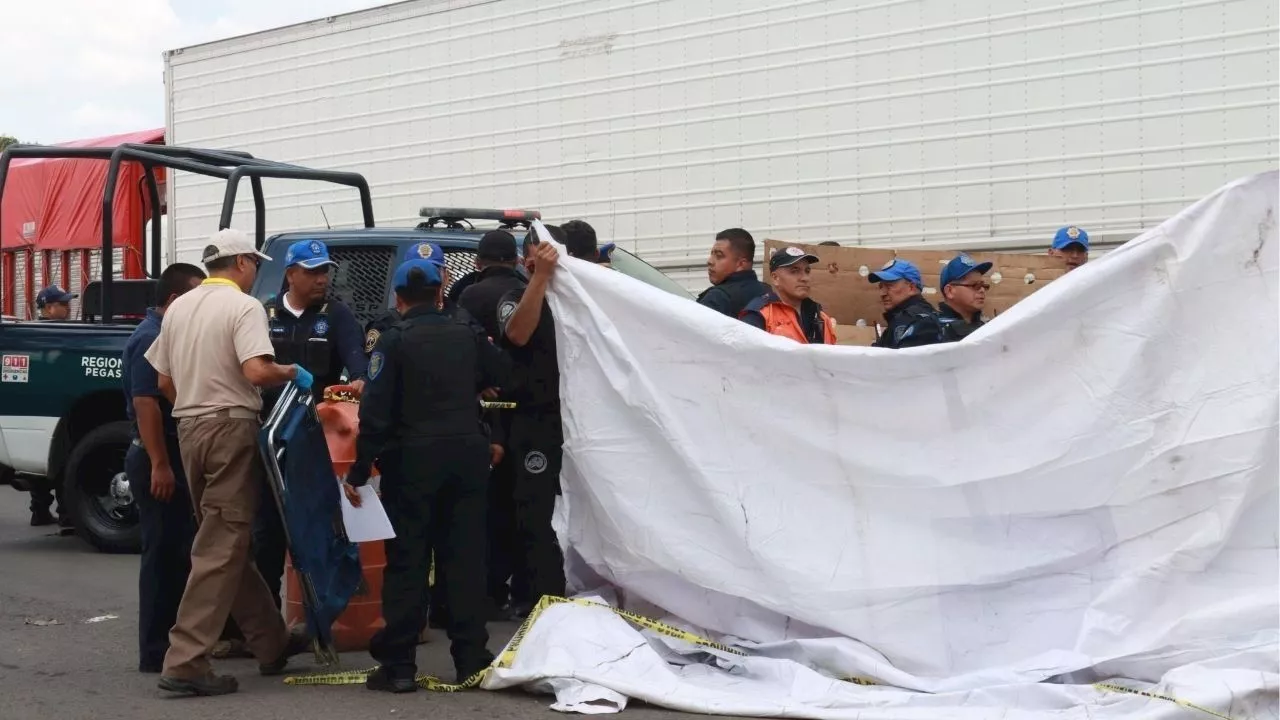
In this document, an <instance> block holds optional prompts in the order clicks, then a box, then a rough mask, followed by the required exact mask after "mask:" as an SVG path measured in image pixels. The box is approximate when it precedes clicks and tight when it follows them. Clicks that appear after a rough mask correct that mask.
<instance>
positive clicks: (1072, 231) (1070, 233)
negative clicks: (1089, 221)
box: [1067, 225, 1080, 240]
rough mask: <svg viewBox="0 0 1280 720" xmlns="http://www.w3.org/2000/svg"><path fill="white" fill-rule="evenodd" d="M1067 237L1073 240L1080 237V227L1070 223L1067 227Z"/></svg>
mask: <svg viewBox="0 0 1280 720" xmlns="http://www.w3.org/2000/svg"><path fill="white" fill-rule="evenodd" d="M1067 237H1069V238H1071V239H1072V240H1075V239H1076V238H1078V237H1080V228H1078V227H1076V226H1075V225H1072V226H1071V227H1069V228H1067Z"/></svg>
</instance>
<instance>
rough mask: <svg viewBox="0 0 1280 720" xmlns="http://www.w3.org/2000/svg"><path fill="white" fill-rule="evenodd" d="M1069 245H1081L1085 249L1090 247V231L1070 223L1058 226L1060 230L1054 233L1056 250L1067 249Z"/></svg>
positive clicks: (1054, 247)
mask: <svg viewBox="0 0 1280 720" xmlns="http://www.w3.org/2000/svg"><path fill="white" fill-rule="evenodd" d="M1068 245H1079V246H1080V247H1083V248H1084V249H1085V250H1088V249H1089V233H1087V232H1085V231H1084V230H1081V229H1080V228H1078V227H1076V226H1075V225H1068V226H1067V227H1064V228H1058V232H1056V233H1054V235H1053V245H1052V246H1051V247H1053V249H1054V250H1065V249H1066V247H1067V246H1068Z"/></svg>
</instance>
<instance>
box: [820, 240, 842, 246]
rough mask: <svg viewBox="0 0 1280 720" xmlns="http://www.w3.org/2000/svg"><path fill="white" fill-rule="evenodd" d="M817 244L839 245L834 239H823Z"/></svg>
mask: <svg viewBox="0 0 1280 720" xmlns="http://www.w3.org/2000/svg"><path fill="white" fill-rule="evenodd" d="M818 244H819V245H822V246H825V247H840V243H838V242H836V241H835V240H823V241H822V242H820V243H818Z"/></svg>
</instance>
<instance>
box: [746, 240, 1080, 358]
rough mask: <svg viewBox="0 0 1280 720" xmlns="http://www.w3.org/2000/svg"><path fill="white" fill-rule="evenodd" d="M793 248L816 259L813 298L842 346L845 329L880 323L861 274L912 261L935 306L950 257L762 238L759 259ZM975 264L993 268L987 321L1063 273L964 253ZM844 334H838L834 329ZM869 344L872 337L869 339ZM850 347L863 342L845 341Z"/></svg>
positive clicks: (1020, 259) (1038, 258)
mask: <svg viewBox="0 0 1280 720" xmlns="http://www.w3.org/2000/svg"><path fill="white" fill-rule="evenodd" d="M792 245H794V246H797V247H801V248H804V249H805V251H807V252H809V253H811V254H813V255H817V256H818V258H820V259H821V262H820V263H819V264H818V266H816V267H814V269H813V281H812V282H813V299H814V300H817V301H818V302H820V303H822V307H823V308H824V309H825V310H826V311H827V313H828V314H830V315H831V316H832V317H833V318H835V319H836V322H837V323H839V324H840V326H841V327H840V328H837V332H836V337H837V338H838V340H839V342H840V344H842V345H843V344H846V343H845V340H844V338H843V337H842V335H851V333H849V332H848V331H849V330H850V329H851V328H849V327H846V326H850V325H858V324H859V322H860V321H861V322H862V323H863V324H865V325H867V326H870V327H874V326H875V324H876V323H881V324H883V323H884V307H883V306H882V305H881V304H880V290H879V288H878V286H877V285H873V284H872V283H871V282H870V281H869V280H867V275H869V274H871V273H872V272H875V271H876V270H879V269H880V268H882V267H884V265H885V264H886V263H888V262H889V261H890V260H892V259H893V258H894V257H900V258H903V259H904V260H909V261H911V262H913V263H915V265H916V267H918V268H920V275H921V277H922V279H923V280H924V284H925V288H924V296H925V298H927V299H928V300H929V301H930V302H932V303H933V304H934V305H935V306H936V305H937V304H938V302H939V301H941V299H942V295H941V294H940V293H939V291H938V275H939V273H941V272H942V268H943V266H944V265H945V264H946V263H947V262H949V261H950V260H951V258H953V257H955V256H956V254H957V253H956V252H955V251H948V252H941V251H937V250H893V249H891V248H860V247H832V246H829V245H806V244H804V243H795V242H786V241H783V240H772V239H770V240H765V244H764V247H765V257H766V258H767V257H769V256H770V255H771V254H772V253H773V251H774V250H776V249H777V248H779V247H787V246H792ZM969 255H970V256H972V257H973V258H974V259H976V260H978V261H979V262H992V263H994V264H995V266H994V267H993V268H992V269H991V271H990V272H988V273H987V279H988V280H989V281H990V282H991V289H990V290H989V291H987V307H986V309H985V310H984V312H983V315H984V316H985V317H986V318H987V319H990V318H993V317H995V316H996V315H998V314H1000V313H1002V312H1004V311H1005V310H1008V309H1009V308H1010V307H1011V306H1012V305H1013V304H1014V303H1016V302H1018V301H1019V300H1021V299H1022V298H1025V297H1027V296H1028V295H1030V294H1031V293H1033V292H1035V291H1036V290H1038V289H1040V288H1042V287H1044V286H1045V285H1047V284H1048V283H1050V282H1052V281H1053V280H1055V279H1057V278H1059V277H1062V274H1063V273H1065V272H1066V271H1067V266H1066V263H1064V262H1063V261H1062V259H1061V258H1053V257H1049V256H1048V255H1026V254H1020V253H980V252H979V253H969ZM761 277H762V279H763V280H764V281H765V282H766V283H767V282H769V281H770V280H769V273H768V261H767V260H766V261H765V264H764V266H763V267H762V268H761ZM841 330H844V333H841V332H840V331H841ZM872 340H874V337H873V338H872ZM850 344H858V345H861V344H869V343H862V342H851V343H850Z"/></svg>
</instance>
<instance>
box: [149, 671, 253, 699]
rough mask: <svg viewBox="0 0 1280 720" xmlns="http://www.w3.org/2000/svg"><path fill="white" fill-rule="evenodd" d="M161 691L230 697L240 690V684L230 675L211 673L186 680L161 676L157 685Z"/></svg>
mask: <svg viewBox="0 0 1280 720" xmlns="http://www.w3.org/2000/svg"><path fill="white" fill-rule="evenodd" d="M157 685H158V686H159V687H160V689H161V690H168V691H169V692H172V693H179V694H181V695H198V696H202V697H203V696H210V695H230V694H231V693H233V692H235V691H237V690H239V689H240V683H238V682H236V679H235V678H233V677H231V676H230V675H214V674H213V673H209V674H208V675H205V676H204V677H202V678H196V679H194V680H184V679H182V678H175V677H166V676H164V675H161V676H160V682H159V683H157Z"/></svg>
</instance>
